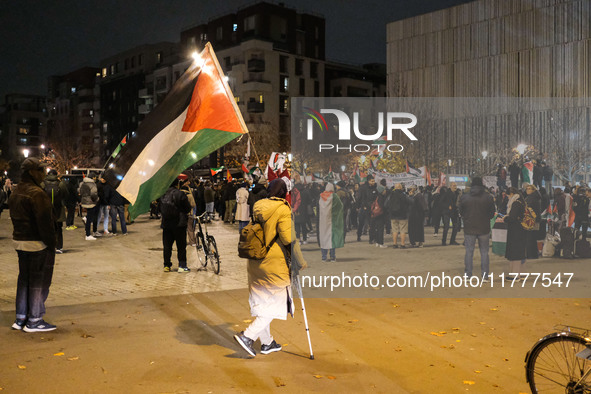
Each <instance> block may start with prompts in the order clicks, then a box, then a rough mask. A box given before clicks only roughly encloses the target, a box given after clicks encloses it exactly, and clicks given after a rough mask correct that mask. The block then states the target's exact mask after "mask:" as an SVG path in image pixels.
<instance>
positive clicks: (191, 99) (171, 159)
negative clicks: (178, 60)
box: [105, 43, 248, 219]
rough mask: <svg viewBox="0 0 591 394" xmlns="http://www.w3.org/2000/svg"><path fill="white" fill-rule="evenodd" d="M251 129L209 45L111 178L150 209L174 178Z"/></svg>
mask: <svg viewBox="0 0 591 394" xmlns="http://www.w3.org/2000/svg"><path fill="white" fill-rule="evenodd" d="M246 133H248V130H247V128H246V125H245V123H244V120H243V119H242V115H241V114H240V110H239V109H238V106H237V105H236V102H235V101H234V96H233V94H232V92H231V91H230V87H229V86H228V84H227V82H226V81H225V80H224V74H223V72H222V70H221V68H220V65H219V63H218V61H217V58H216V56H215V53H214V51H213V48H212V47H211V44H210V43H207V44H206V45H205V48H204V49H203V51H202V52H201V54H200V55H199V56H198V57H197V59H196V60H195V61H194V62H193V63H192V64H191V66H189V68H188V69H187V71H186V72H185V73H184V74H183V75H182V76H181V78H180V79H179V80H178V81H177V82H176V83H175V84H174V86H173V87H172V89H171V91H170V92H169V93H168V95H167V96H166V97H165V99H164V101H162V103H160V104H159V105H158V106H156V108H154V110H153V111H152V112H151V113H150V114H148V116H146V118H145V119H144V121H143V122H142V123H141V125H140V126H139V127H138V129H137V131H136V136H135V137H134V138H131V139H129V140H128V141H127V144H126V145H125V147H124V148H123V149H122V150H121V154H120V155H119V156H118V158H117V159H115V160H114V161H113V163H112V164H113V166H112V167H111V168H110V169H109V170H108V171H107V172H106V173H105V178H106V179H107V181H108V182H109V183H110V184H111V185H113V186H114V187H116V188H117V191H118V192H119V193H120V194H121V195H122V196H123V197H125V198H126V199H127V200H128V201H129V202H130V203H131V204H132V205H131V206H130V207H129V212H130V215H131V217H132V219H133V218H135V217H137V216H138V215H139V214H141V213H144V212H147V211H148V210H149V208H150V202H151V201H153V200H155V199H157V198H158V197H160V196H162V195H163V194H164V192H166V190H167V189H168V187H169V186H170V184H171V183H172V181H173V180H174V179H175V178H176V177H177V176H178V175H179V173H181V172H182V171H183V170H185V169H186V168H187V167H189V166H190V165H192V164H193V163H195V162H197V161H199V160H201V159H203V158H204V157H206V156H207V155H208V154H210V153H211V152H213V151H215V150H216V149H219V148H220V147H222V146H224V145H225V144H227V143H228V142H230V141H232V140H234V139H235V138H237V137H240V136H242V135H244V134H246Z"/></svg>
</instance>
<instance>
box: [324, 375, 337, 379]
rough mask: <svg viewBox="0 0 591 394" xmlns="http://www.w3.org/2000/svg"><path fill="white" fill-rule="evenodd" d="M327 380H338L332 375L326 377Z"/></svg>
mask: <svg viewBox="0 0 591 394" xmlns="http://www.w3.org/2000/svg"><path fill="white" fill-rule="evenodd" d="M326 378H327V379H330V380H335V379H336V378H335V377H334V376H332V375H326Z"/></svg>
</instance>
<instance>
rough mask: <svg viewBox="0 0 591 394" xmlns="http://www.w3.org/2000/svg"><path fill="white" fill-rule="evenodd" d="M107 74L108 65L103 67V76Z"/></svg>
mask: <svg viewBox="0 0 591 394" xmlns="http://www.w3.org/2000/svg"><path fill="white" fill-rule="evenodd" d="M106 76H107V67H103V78H105V77H106Z"/></svg>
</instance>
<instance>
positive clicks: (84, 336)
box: [80, 333, 94, 338]
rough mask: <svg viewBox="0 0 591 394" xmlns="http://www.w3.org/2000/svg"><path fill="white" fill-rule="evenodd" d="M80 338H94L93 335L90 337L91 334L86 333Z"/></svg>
mask: <svg viewBox="0 0 591 394" xmlns="http://www.w3.org/2000/svg"><path fill="white" fill-rule="evenodd" d="M80 336H81V337H82V338H94V337H93V336H92V335H90V334H86V333H85V334H82V335H80Z"/></svg>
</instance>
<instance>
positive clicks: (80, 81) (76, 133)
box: [46, 67, 103, 167]
mask: <svg viewBox="0 0 591 394" xmlns="http://www.w3.org/2000/svg"><path fill="white" fill-rule="evenodd" d="M99 76H100V69H98V68H95V67H84V68H81V69H78V70H76V71H72V72H70V73H68V74H66V75H60V76H52V77H50V78H49V84H48V121H47V137H48V138H47V144H46V149H59V150H60V151H61V152H60V153H61V154H62V155H63V156H64V158H65V159H66V160H65V161H66V162H68V161H71V163H70V164H71V165H78V166H84V167H88V166H92V167H97V166H101V165H102V153H103V138H102V135H101V127H100V105H99V97H100V95H99V92H100V91H99V88H98V85H97V84H96V81H97V80H98V78H97V77H99ZM68 159H69V160H68Z"/></svg>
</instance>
